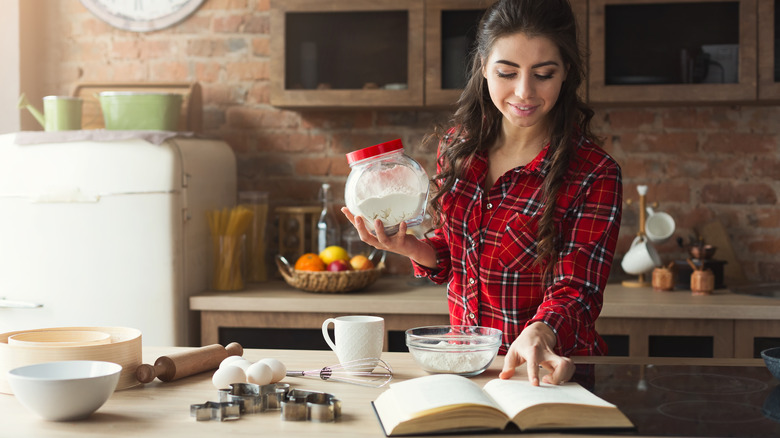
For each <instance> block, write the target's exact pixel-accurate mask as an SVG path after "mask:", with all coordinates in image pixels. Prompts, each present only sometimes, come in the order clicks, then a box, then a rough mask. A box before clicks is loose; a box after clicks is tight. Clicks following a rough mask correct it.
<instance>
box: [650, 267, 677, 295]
mask: <svg viewBox="0 0 780 438" xmlns="http://www.w3.org/2000/svg"><path fill="white" fill-rule="evenodd" d="M652 283H653V290H657V291H670V290H672V289H674V273H673V272H672V270H671V269H670V268H668V267H663V268H655V269H653V280H652Z"/></svg>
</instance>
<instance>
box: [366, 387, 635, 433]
mask: <svg viewBox="0 0 780 438" xmlns="http://www.w3.org/2000/svg"><path fill="white" fill-rule="evenodd" d="M373 405H374V410H375V411H376V414H377V417H379V422H380V423H381V424H382V427H383V428H384V431H385V435H387V436H397V435H419V434H428V433H442V432H454V431H462V432H466V431H474V430H488V429H498V430H500V429H504V428H506V427H507V426H508V425H509V424H510V423H514V424H516V425H517V427H518V428H520V430H522V431H525V430H544V429H548V430H550V429H613V428H618V429H633V428H634V425H633V424H632V423H631V421H630V420H629V419H628V417H626V416H625V415H624V414H623V413H622V412H620V410H619V409H618V408H617V406H615V405H613V404H611V403H609V402H607V401H605V400H603V399H601V398H599V397H598V396H596V395H594V394H593V393H591V392H590V391H588V390H587V389H585V388H583V387H582V386H580V385H579V384H578V383H574V382H568V383H564V384H561V385H548V384H545V383H542V384H541V386H533V385H531V383H530V382H528V381H527V380H521V379H517V380H500V379H495V380H491V381H489V382H488V383H487V384H486V385H485V386H484V388H480V387H479V385H478V384H476V383H474V382H473V381H471V380H469V379H468V378H466V377H462V376H457V375H454V374H434V375H430V376H425V377H419V378H416V379H411V380H407V381H403V382H398V383H394V384H391V385H390V388H389V389H387V390H386V391H385V392H383V393H382V394H380V395H379V397H377V399H376V400H375V401H374V402H373Z"/></svg>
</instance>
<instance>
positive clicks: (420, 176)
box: [344, 139, 428, 235]
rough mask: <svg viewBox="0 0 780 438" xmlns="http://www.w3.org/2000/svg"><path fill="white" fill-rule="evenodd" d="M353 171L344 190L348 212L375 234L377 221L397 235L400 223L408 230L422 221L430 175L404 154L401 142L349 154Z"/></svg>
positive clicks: (394, 141)
mask: <svg viewBox="0 0 780 438" xmlns="http://www.w3.org/2000/svg"><path fill="white" fill-rule="evenodd" d="M347 162H348V163H349V167H350V168H351V169H352V170H351V172H350V174H349V177H348V178H347V186H346V188H345V189H344V200H345V201H346V205H347V208H348V209H349V211H350V212H351V213H352V214H354V215H356V216H358V215H359V216H362V217H363V218H364V219H365V222H366V226H367V227H368V229H369V231H371V232H372V233H374V234H376V231H375V229H374V221H375V219H379V220H381V221H382V224H383V225H384V229H385V233H387V234H388V235H392V234H395V233H397V232H398V226H399V225H400V224H401V222H406V225H407V226H408V227H413V226H415V225H419V224H420V223H422V221H423V216H424V214H425V206H426V203H427V202H428V175H427V174H426V173H425V169H423V168H422V166H420V163H418V162H417V161H415V160H414V159H412V158H411V157H409V156H408V155H406V154H404V146H403V143H401V140H400V139H398V140H393V141H389V142H386V143H380V144H378V145H374V146H371V147H367V148H364V149H360V150H357V151H354V152H350V153H348V154H347Z"/></svg>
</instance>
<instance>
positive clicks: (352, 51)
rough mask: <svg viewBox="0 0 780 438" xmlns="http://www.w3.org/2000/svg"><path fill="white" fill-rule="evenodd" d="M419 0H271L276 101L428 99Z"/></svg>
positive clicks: (324, 103)
mask: <svg viewBox="0 0 780 438" xmlns="http://www.w3.org/2000/svg"><path fill="white" fill-rule="evenodd" d="M423 19H424V14H423V3H422V2H420V1H419V0H374V1H371V2H367V1H364V0H338V1H331V2H323V1H321V0H272V7H271V104H272V105H276V106H282V107H299V108H300V107H374V108H376V107H408V106H422V104H423Z"/></svg>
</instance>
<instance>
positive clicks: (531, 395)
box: [485, 379, 615, 418]
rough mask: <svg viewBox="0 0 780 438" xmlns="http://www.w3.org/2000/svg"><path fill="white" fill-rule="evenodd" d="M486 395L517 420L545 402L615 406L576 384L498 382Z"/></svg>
mask: <svg viewBox="0 0 780 438" xmlns="http://www.w3.org/2000/svg"><path fill="white" fill-rule="evenodd" d="M485 392H487V393H488V394H490V396H491V397H493V400H495V401H496V403H498V405H499V406H500V407H501V409H502V410H503V411H504V412H506V413H507V415H509V417H510V418H514V417H515V416H516V415H517V413H518V412H521V411H522V410H524V409H526V408H528V407H530V406H534V405H538V404H542V403H567V404H582V405H589V406H601V407H613V408H614V407H615V405H613V404H612V403H609V402H608V401H606V400H604V399H602V398H600V397H598V396H597V395H595V394H593V393H591V392H590V391H588V390H587V389H585V388H583V387H582V386H580V385H579V384H578V383H575V382H566V383H563V384H561V385H549V384H547V383H541V384H540V386H533V385H531V382H529V381H528V380H520V379H518V380H500V379H494V380H491V381H490V382H488V383H487V384H486V385H485Z"/></svg>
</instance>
